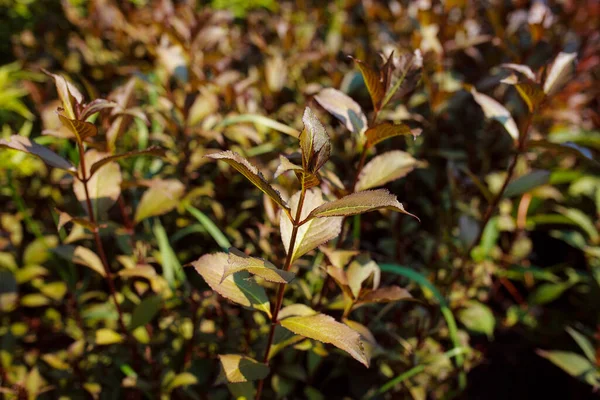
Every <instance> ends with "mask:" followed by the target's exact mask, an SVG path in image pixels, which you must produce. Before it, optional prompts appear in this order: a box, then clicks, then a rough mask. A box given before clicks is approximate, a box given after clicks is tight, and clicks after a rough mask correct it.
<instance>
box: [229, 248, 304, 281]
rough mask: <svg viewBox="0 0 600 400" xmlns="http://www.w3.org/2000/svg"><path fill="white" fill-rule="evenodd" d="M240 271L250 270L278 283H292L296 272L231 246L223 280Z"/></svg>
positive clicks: (253, 273)
mask: <svg viewBox="0 0 600 400" xmlns="http://www.w3.org/2000/svg"><path fill="white" fill-rule="evenodd" d="M240 271H248V272H250V273H251V274H252V275H256V276H260V277H261V278H263V279H265V280H267V281H269V282H276V283H290V282H291V281H292V280H293V279H294V278H295V277H296V274H294V273H292V272H288V271H284V270H281V269H278V268H277V267H275V266H274V265H273V264H271V263H270V262H269V261H267V260H263V259H262V258H258V257H250V256H247V255H246V254H244V253H243V252H241V251H239V250H238V249H236V248H233V247H231V248H229V262H228V263H227V264H226V265H225V270H224V272H223V277H222V278H221V282H223V280H224V279H225V278H227V277H228V276H230V275H232V274H235V273H237V272H240Z"/></svg>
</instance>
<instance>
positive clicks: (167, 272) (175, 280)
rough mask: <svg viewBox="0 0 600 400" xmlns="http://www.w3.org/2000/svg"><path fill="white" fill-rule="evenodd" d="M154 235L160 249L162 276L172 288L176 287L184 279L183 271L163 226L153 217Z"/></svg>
mask: <svg viewBox="0 0 600 400" xmlns="http://www.w3.org/2000/svg"><path fill="white" fill-rule="evenodd" d="M154 236H155V237H156V241H157V242H158V249H159V251H160V258H161V261H162V269H163V276H164V277H165V279H166V281H167V282H168V283H169V286H170V287H172V288H174V287H177V286H178V285H179V284H180V283H181V282H184V281H185V273H184V272H183V268H182V267H181V263H180V262H179V260H178V259H177V256H176V255H175V252H174V251H173V247H171V243H169V237H168V236H167V232H166V231H165V228H163V226H162V224H161V223H160V220H159V219H158V218H156V219H155V223H154Z"/></svg>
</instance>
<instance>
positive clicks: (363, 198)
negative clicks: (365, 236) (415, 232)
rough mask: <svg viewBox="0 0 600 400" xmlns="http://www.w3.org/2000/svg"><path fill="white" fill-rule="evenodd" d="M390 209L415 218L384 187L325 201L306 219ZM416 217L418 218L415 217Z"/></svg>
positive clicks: (345, 215)
mask: <svg viewBox="0 0 600 400" xmlns="http://www.w3.org/2000/svg"><path fill="white" fill-rule="evenodd" d="M384 208H385V209H390V210H393V211H397V212H400V213H403V214H407V215H410V216H412V217H415V218H417V217H416V216H414V215H413V214H411V213H409V212H407V211H406V210H405V209H404V206H402V204H401V203H400V202H398V199H397V198H396V196H394V195H393V194H391V193H390V192H388V191H387V190H385V189H377V190H367V191H364V192H357V193H352V194H349V195H348V196H344V197H342V198H341V199H338V200H334V201H330V202H328V203H325V204H323V205H321V206H319V207H317V208H315V209H314V210H312V211H311V212H310V214H309V215H308V217H307V218H306V219H307V220H311V219H312V218H325V217H337V216H341V217H347V216H350V215H357V214H363V213H366V212H369V211H375V210H380V209H384ZM417 219H418V218H417Z"/></svg>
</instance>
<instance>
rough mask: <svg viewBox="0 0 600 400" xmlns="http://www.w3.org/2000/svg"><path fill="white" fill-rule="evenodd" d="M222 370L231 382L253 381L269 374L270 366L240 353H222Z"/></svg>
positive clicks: (220, 359) (220, 357) (220, 356)
mask: <svg viewBox="0 0 600 400" xmlns="http://www.w3.org/2000/svg"><path fill="white" fill-rule="evenodd" d="M219 361H220V362H221V372H222V374H223V377H224V378H225V379H226V380H227V382H229V383H240V382H251V381H256V380H260V379H264V378H266V377H267V376H268V375H269V367H268V366H267V365H266V364H263V363H261V362H258V361H256V360H254V359H252V358H250V357H246V356H242V355H239V354H220V355H219Z"/></svg>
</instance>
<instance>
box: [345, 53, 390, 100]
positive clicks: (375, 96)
mask: <svg viewBox="0 0 600 400" xmlns="http://www.w3.org/2000/svg"><path fill="white" fill-rule="evenodd" d="M353 60H354V62H355V63H356V64H357V65H358V69H360V73H361V74H362V76H363V79H364V81H365V85H366V86H367V89H368V90H369V94H370V95H371V100H372V101H373V108H374V109H375V111H378V110H379V109H380V106H381V100H383V96H385V92H386V89H387V88H386V87H385V86H384V82H383V81H382V79H381V75H380V73H379V72H378V71H376V70H374V69H373V68H371V67H370V66H368V65H367V64H365V63H364V62H362V61H361V60H358V59H356V58H353Z"/></svg>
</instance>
